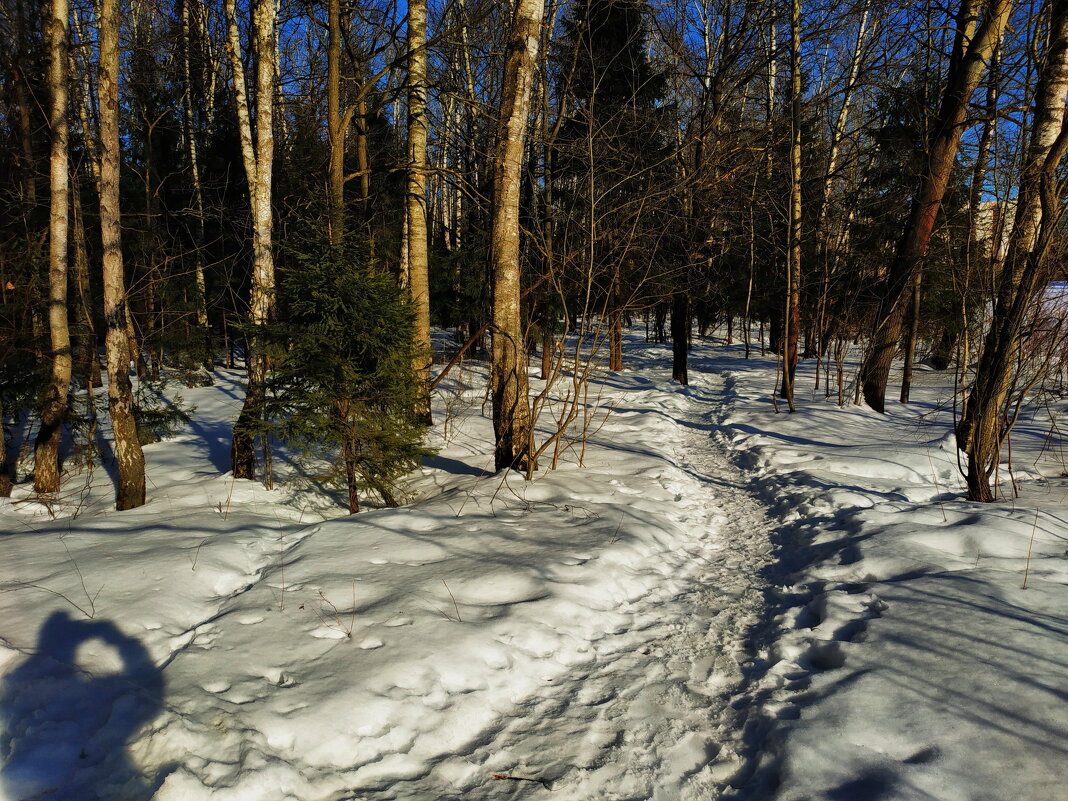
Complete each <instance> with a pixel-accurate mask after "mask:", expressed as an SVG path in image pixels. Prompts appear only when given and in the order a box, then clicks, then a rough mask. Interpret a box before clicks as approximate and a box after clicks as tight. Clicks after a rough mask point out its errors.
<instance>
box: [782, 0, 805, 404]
mask: <svg viewBox="0 0 1068 801" xmlns="http://www.w3.org/2000/svg"><path fill="white" fill-rule="evenodd" d="M788 216H789V219H788V220H787V225H788V237H787V251H786V253H787V256H786V317H785V320H784V323H785V325H784V326H783V354H782V355H783V359H782V396H783V397H784V398H785V399H786V402H787V403H788V404H789V406H790V411H791V412H792V411H794V374H795V373H796V371H797V357H798V349H797V340H798V335H799V334H800V331H801V0H792V2H791V3H790V206H789V215H788Z"/></svg>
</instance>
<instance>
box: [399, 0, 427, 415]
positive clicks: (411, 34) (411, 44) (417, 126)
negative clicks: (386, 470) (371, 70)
mask: <svg viewBox="0 0 1068 801" xmlns="http://www.w3.org/2000/svg"><path fill="white" fill-rule="evenodd" d="M426 49H427V38H426V0H412V2H409V3H408V194H407V198H406V202H405V209H406V212H405V223H406V227H405V233H404V252H405V253H406V254H407V256H406V258H404V259H403V263H402V279H406V281H407V285H408V289H409V291H410V292H411V296H412V301H413V303H414V304H415V335H414V342H413V345H414V347H415V363H414V368H415V371H416V373H417V374H418V375H419V381H420V385H421V387H422V389H421V391H420V398H419V400H418V401H417V403H416V409H415V413H416V415H417V416H418V417H420V418H421V419H423V420H424V421H425V422H427V423H429V422H430V359H431V348H430V278H429V272H428V270H429V266H428V241H427V198H426V174H427V160H426V140H427V116H426V115H427V74H426V61H427V59H426Z"/></svg>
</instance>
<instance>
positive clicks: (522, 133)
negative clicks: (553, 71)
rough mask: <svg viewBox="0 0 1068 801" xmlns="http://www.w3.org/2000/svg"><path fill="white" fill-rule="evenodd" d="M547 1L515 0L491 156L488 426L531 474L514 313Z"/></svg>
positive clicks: (506, 460)
mask: <svg viewBox="0 0 1068 801" xmlns="http://www.w3.org/2000/svg"><path fill="white" fill-rule="evenodd" d="M544 13H545V0H519V2H518V4H517V5H516V10H515V15H514V17H513V18H512V30H511V34H510V36H509V40H508V50H507V53H506V56H505V65H504V83H503V86H502V93H501V108H500V118H499V122H498V128H497V152H496V156H495V159H494V163H493V191H494V194H493V198H494V205H493V223H492V234H491V236H492V247H493V265H492V267H493V356H492V359H493V361H492V382H493V383H492V388H493V433H494V439H495V445H494V464H495V466H496V469H498V470H503V469H505V468H512V469H515V470H519V471H522V472H523V473H525V474H529V473H530V471H531V470H533V469H534V468H535V465H533V464H532V463H531V459H532V458H533V456H532V454H533V448H532V443H531V436H532V431H531V417H530V400H529V384H528V378H527V357H526V348H525V346H524V338H523V321H522V316H521V314H520V278H521V272H522V271H521V269H520V263H519V258H520V253H519V244H520V243H519V200H520V193H521V175H522V168H523V153H524V144H525V142H526V130H527V117H528V113H529V109H530V95H531V88H532V86H533V84H534V67H535V63H536V61H537V57H538V45H539V42H540V37H541V21H542V15H543V14H544Z"/></svg>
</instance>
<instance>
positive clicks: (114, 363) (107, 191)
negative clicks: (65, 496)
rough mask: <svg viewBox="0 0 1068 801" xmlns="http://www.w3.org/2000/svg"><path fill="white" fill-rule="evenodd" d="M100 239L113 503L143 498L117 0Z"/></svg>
mask: <svg viewBox="0 0 1068 801" xmlns="http://www.w3.org/2000/svg"><path fill="white" fill-rule="evenodd" d="M99 80H100V86H99V93H100V101H99V102H100V239H101V246H102V247H103V251H104V321H105V324H106V325H107V334H106V337H105V343H104V344H105V348H106V351H107V370H108V413H109V415H110V417H111V427H112V431H113V433H114V437H115V458H116V462H117V463H118V473H119V481H118V491H117V494H116V498H115V508H117V509H119V510H120V511H121V510H123V509H133V508H135V507H138V506H141V505H143V504H144V502H145V456H144V453H143V452H142V450H141V442H140V441H139V440H138V438H137V424H136V422H135V421H134V416H133V386H132V384H131V383H130V342H129V338H128V336H127V332H126V325H127V311H128V309H127V303H128V301H127V295H126V286H125V282H124V278H123V264H122V219H121V216H120V210H119V209H120V207H119V160H120V150H119V0H101V5H100V79H99Z"/></svg>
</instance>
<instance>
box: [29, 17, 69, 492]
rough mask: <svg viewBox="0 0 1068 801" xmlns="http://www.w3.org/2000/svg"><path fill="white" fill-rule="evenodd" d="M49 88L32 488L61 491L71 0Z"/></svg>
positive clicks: (52, 30) (52, 42)
mask: <svg viewBox="0 0 1068 801" xmlns="http://www.w3.org/2000/svg"><path fill="white" fill-rule="evenodd" d="M47 24H48V33H47V35H48V50H49V65H48V89H49V94H50V95H51V108H50V110H49V127H50V128H51V134H52V150H51V156H50V164H51V175H50V187H51V207H50V210H49V218H48V330H49V333H50V335H51V342H52V352H51V354H50V356H51V362H52V371H51V375H50V377H49V381H48V384H47V388H46V389H45V394H44V399H43V402H42V404H41V414H40V416H41V420H40V423H41V424H40V428H39V429H38V432H37V442H36V443H35V446H34V454H33V488H34V489H35V490H36V491H37V492H58V491H59V440H60V435H61V434H62V431H63V420H64V418H65V417H66V411H67V393H68V392H69V390H70V380H71V373H72V370H73V364H72V358H71V347H70V325H69V321H68V318H67V240H68V238H69V237H68V231H69V221H70V215H69V207H70V168H69V163H68V161H69V160H68V156H67V152H68V151H67V139H68V130H69V129H68V123H67V66H68V64H67V45H68V40H69V35H70V34H69V31H68V21H67V0H52V4H51V15H50V16H49V18H48V23H47Z"/></svg>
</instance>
